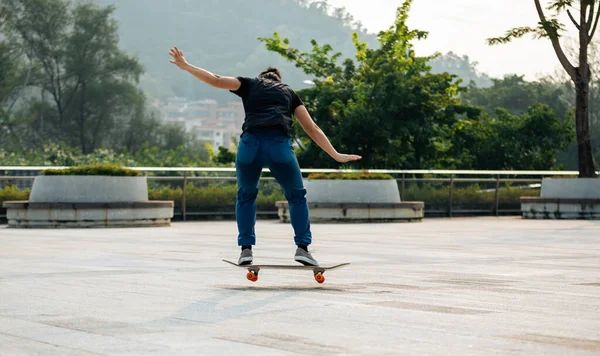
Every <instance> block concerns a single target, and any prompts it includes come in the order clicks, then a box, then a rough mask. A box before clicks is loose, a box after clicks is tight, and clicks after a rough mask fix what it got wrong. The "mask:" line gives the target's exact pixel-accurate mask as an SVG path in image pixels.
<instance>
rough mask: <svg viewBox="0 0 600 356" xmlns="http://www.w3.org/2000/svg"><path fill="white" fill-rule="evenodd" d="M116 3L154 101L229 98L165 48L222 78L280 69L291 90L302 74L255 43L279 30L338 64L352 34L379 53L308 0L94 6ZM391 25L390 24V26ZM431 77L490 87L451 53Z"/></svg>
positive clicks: (343, 16)
mask: <svg viewBox="0 0 600 356" xmlns="http://www.w3.org/2000/svg"><path fill="white" fill-rule="evenodd" d="M95 1H96V2H97V3H99V4H100V5H109V4H110V5H115V6H116V12H115V14H114V16H115V18H116V20H117V21H118V22H119V34H120V39H121V46H122V47H123V49H125V50H126V51H127V52H128V53H132V54H136V55H137V56H139V58H140V60H141V62H142V63H143V64H144V66H145V67H146V74H145V75H144V77H143V78H142V83H141V85H142V88H143V89H144V90H145V91H146V92H147V93H148V94H149V95H151V96H153V97H158V98H164V97H168V96H173V95H177V96H185V97H188V98H190V99H204V98H213V99H217V100H218V101H221V102H223V101H226V100H231V99H232V98H233V97H232V95H231V94H229V93H227V92H224V91H219V90H215V89H213V88H210V87H207V86H206V85H204V84H203V83H200V82H198V81H197V80H196V79H194V78H192V77H191V76H189V75H186V74H185V73H183V72H181V71H179V70H177V69H176V68H175V67H174V66H173V65H172V64H170V63H169V55H168V50H169V48H170V47H171V46H173V45H177V46H179V47H180V48H181V49H182V50H183V52H184V54H185V56H186V57H187V59H188V60H189V61H190V62H191V63H193V64H195V65H198V66H200V67H203V68H205V69H207V70H210V71H213V72H215V73H218V74H222V75H231V76H238V75H243V76H253V75H257V74H258V73H260V71H262V70H263V69H264V68H265V67H267V66H270V65H273V66H277V67H279V68H280V69H281V70H282V72H283V76H284V80H285V81H286V82H287V83H288V84H290V85H291V86H292V87H293V88H295V89H302V88H306V85H305V84H303V81H304V80H306V79H308V78H307V77H306V75H305V74H304V73H303V72H302V71H301V70H299V69H297V68H296V67H295V66H294V65H293V64H291V63H288V62H286V61H285V60H283V59H282V58H281V57H280V56H279V55H277V54H275V53H271V52H269V51H267V50H266V49H265V46H264V44H262V43H261V42H259V41H258V40H257V37H270V36H271V35H272V34H273V32H279V33H280V34H281V36H282V37H288V38H289V39H290V40H291V43H292V46H294V47H299V48H300V49H302V50H309V49H310V40H311V39H316V40H317V41H318V42H319V43H321V44H325V43H328V44H330V45H332V46H333V48H334V50H335V51H339V52H342V53H343V54H344V56H343V58H347V57H352V58H353V57H354V54H355V50H354V45H353V44H352V32H355V31H359V32H360V33H361V35H360V36H361V39H362V40H363V41H365V42H367V43H368V44H369V46H371V47H378V45H379V44H378V42H377V38H376V35H375V34H369V33H367V32H366V31H365V30H364V29H363V28H362V27H361V26H360V25H359V24H358V25H357V24H356V23H355V22H354V20H353V18H352V16H351V15H350V14H348V13H347V12H346V11H345V10H344V9H335V10H331V9H330V10H329V11H328V9H327V5H326V2H325V1H316V2H314V1H309V0H252V1H249V0H201V1H192V0H169V1H166V0H143V1H141V0H140V1H138V0H95ZM390 25H391V24H390ZM432 66H433V70H434V72H440V71H445V70H447V71H449V72H451V73H454V74H457V75H459V76H461V77H462V78H464V79H465V83H464V85H467V84H468V83H469V81H470V80H475V82H476V83H477V84H478V86H489V85H491V81H490V80H489V78H487V77H486V76H485V75H483V76H481V75H479V74H477V73H476V72H475V64H474V63H472V62H470V60H469V59H468V57H459V56H458V55H455V54H453V53H448V54H446V55H444V56H443V57H441V58H438V59H436V60H434V61H432Z"/></svg>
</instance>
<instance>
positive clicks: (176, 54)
mask: <svg viewBox="0 0 600 356" xmlns="http://www.w3.org/2000/svg"><path fill="white" fill-rule="evenodd" d="M169 54H170V55H171V57H173V59H172V60H171V63H173V64H175V65H176V66H177V67H179V68H180V69H182V70H185V71H186V72H188V73H190V74H191V75H193V76H194V77H196V78H198V79H200V80H201V81H203V82H204V83H206V84H208V85H210V86H213V87H215V88H219V89H226V90H238V89H239V88H240V86H241V85H242V83H240V81H239V80H238V79H237V78H234V77H222V76H220V75H217V74H213V73H211V72H209V71H207V70H204V69H202V68H198V67H196V66H193V65H191V64H190V63H188V62H187V60H186V59H185V57H184V56H183V52H181V50H180V49H179V48H177V46H175V47H173V48H171V50H170V51H169Z"/></svg>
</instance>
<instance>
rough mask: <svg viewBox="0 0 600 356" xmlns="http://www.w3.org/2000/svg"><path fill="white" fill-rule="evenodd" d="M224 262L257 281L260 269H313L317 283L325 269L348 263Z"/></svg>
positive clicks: (250, 279) (322, 279)
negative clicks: (251, 263)
mask: <svg viewBox="0 0 600 356" xmlns="http://www.w3.org/2000/svg"><path fill="white" fill-rule="evenodd" d="M223 262H225V263H229V264H230V265H234V266H236V267H240V268H245V269H247V270H248V273H246V278H247V279H248V280H249V281H252V282H256V281H258V271H260V270H261V269H298V270H309V271H313V274H314V276H315V280H316V281H317V282H319V283H323V282H325V277H324V276H323V273H325V271H329V270H333V269H336V268H342V267H345V266H348V265H349V264H350V263H340V264H339V265H335V266H329V267H323V266H302V265H294V266H292V265H238V264H237V263H235V262H231V261H228V260H223Z"/></svg>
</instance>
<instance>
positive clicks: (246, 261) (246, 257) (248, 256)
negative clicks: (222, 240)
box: [238, 248, 252, 266]
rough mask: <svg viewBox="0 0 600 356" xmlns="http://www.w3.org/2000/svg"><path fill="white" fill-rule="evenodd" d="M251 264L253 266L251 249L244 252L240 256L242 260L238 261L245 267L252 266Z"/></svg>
mask: <svg viewBox="0 0 600 356" xmlns="http://www.w3.org/2000/svg"><path fill="white" fill-rule="evenodd" d="M251 264H252V250H251V249H249V248H247V249H245V250H242V253H241V254H240V258H239V259H238V265H240V266H244V265H251Z"/></svg>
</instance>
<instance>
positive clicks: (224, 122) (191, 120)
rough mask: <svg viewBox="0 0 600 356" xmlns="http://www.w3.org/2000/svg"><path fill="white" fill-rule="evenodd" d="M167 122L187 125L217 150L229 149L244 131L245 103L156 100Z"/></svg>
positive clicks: (179, 99)
mask: <svg viewBox="0 0 600 356" xmlns="http://www.w3.org/2000/svg"><path fill="white" fill-rule="evenodd" d="M154 106H155V107H156V108H157V109H158V110H160V113H161V117H162V118H163V120H164V121H165V122H169V123H175V124H180V125H183V126H185V129H186V131H188V132H193V133H195V134H196V136H197V137H198V138H199V139H200V140H202V141H206V142H209V143H210V144H211V145H212V146H213V149H215V150H217V149H218V148H219V147H221V146H223V147H226V148H229V147H230V145H231V143H232V142H233V138H234V137H238V136H239V135H241V133H242V124H243V122H244V106H243V104H242V103H241V102H229V103H227V106H225V107H219V106H218V105H217V102H216V101H215V100H197V101H189V100H187V99H186V98H180V97H173V98H169V99H167V100H165V101H163V102H160V101H155V102H154Z"/></svg>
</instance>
